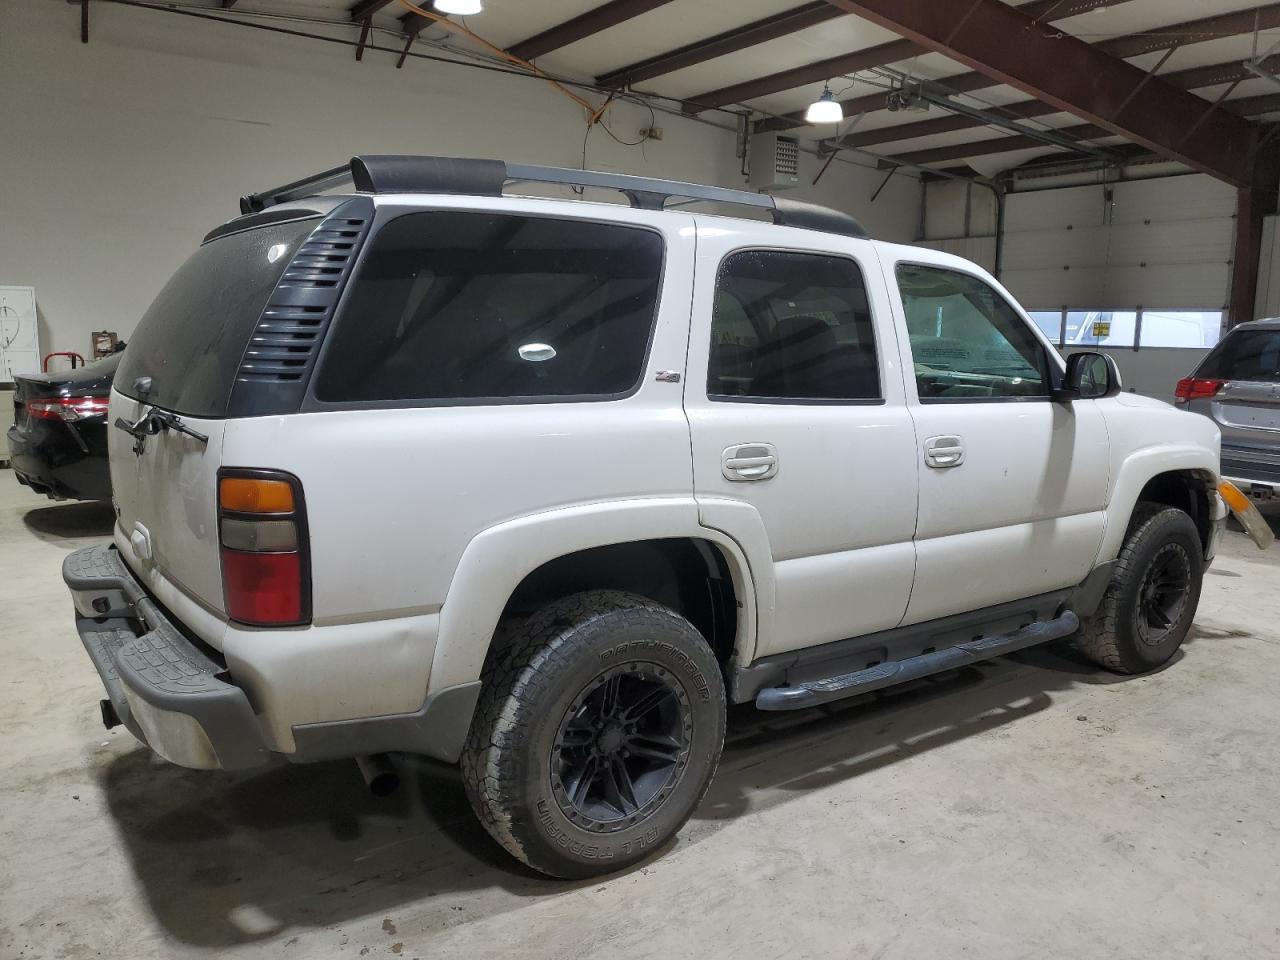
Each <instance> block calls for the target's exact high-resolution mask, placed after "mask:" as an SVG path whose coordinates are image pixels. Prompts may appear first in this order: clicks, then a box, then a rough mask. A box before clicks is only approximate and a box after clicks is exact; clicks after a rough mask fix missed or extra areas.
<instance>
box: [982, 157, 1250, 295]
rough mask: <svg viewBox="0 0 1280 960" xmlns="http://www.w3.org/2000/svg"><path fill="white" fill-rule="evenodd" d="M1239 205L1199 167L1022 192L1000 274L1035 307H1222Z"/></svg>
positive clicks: (1010, 204)
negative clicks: (1185, 171) (1184, 171)
mask: <svg viewBox="0 0 1280 960" xmlns="http://www.w3.org/2000/svg"><path fill="white" fill-rule="evenodd" d="M1234 213H1235V192H1234V191H1233V190H1232V189H1231V187H1229V186H1227V185H1226V184H1224V183H1220V182H1219V181H1217V180H1214V179H1212V178H1210V177H1207V176H1203V175H1199V174H1195V175H1189V176H1179V177H1166V178H1160V179H1151V180H1134V181H1130V182H1127V183H1113V184H1091V185H1088V186H1081V187H1066V188H1063V189H1059V190H1043V191H1032V192H1025V193H1013V194H1010V195H1009V196H1008V199H1007V202H1006V207H1005V224H1004V244H1003V261H1004V263H1003V270H1002V273H1001V280H1002V281H1003V282H1004V284H1005V285H1006V286H1007V287H1009V289H1010V290H1011V291H1013V293H1014V295H1015V296H1016V297H1017V298H1018V299H1019V300H1020V301H1021V302H1022V303H1023V304H1024V305H1025V306H1026V307H1027V308H1028V309H1030V310H1060V309H1071V308H1079V309H1094V310H1107V309H1125V308H1127V309H1130V310H1133V309H1136V308H1138V307H1144V308H1146V309H1148V310H1152V309H1155V310H1159V309H1169V310H1220V309H1222V308H1223V307H1224V305H1225V304H1226V302H1227V298H1228V289H1229V285H1230V275H1231V263H1230V261H1231V252H1232V245H1233V241H1234Z"/></svg>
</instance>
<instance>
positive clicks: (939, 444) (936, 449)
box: [924, 437, 964, 469]
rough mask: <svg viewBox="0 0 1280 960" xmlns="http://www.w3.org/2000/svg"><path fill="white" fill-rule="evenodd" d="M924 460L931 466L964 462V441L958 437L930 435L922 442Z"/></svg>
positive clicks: (937, 466)
mask: <svg viewBox="0 0 1280 960" xmlns="http://www.w3.org/2000/svg"><path fill="white" fill-rule="evenodd" d="M924 462H925V463H927V464H928V465H929V466H931V467H936V468H938V469H942V468H943V467H958V466H960V464H962V463H964V443H963V441H962V440H961V439H960V438H959V437H930V438H929V439H928V440H926V441H925V442H924Z"/></svg>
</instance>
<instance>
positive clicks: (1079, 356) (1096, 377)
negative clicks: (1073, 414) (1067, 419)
mask: <svg viewBox="0 0 1280 960" xmlns="http://www.w3.org/2000/svg"><path fill="white" fill-rule="evenodd" d="M1121 387H1122V384H1121V382H1120V368H1119V367H1118V366H1116V361H1115V359H1114V358H1113V357H1110V356H1108V355H1107V354H1105V353H1096V352H1094V351H1092V350H1085V351H1082V352H1080V353H1073V354H1072V355H1071V356H1069V357H1067V372H1066V374H1065V375H1064V376H1063V378H1062V386H1061V387H1060V388H1059V389H1058V390H1056V391H1054V396H1053V399H1055V400H1059V401H1062V402H1065V403H1070V402H1071V401H1072V400H1101V399H1102V398H1103V397H1114V396H1115V395H1116V394H1117V393H1119V392H1120V390H1121Z"/></svg>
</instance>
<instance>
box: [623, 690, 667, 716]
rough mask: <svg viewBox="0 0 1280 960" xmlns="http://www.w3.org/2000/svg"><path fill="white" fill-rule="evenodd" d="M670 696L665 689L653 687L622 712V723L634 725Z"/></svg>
mask: <svg viewBox="0 0 1280 960" xmlns="http://www.w3.org/2000/svg"><path fill="white" fill-rule="evenodd" d="M670 696H671V694H670V693H668V692H667V689H666V688H665V687H655V688H654V689H652V690H650V691H649V692H648V693H646V694H645V695H644V696H643V697H641V698H640V699H639V700H638V701H636V702H635V703H633V704H632V705H631V706H629V707H628V708H627V709H626V710H624V711H622V719H623V721H624V722H626V723H634V722H635V721H637V720H639V719H640V718H641V717H643V716H644V715H645V714H646V713H648V712H649V711H651V710H653V709H654V708H655V707H657V706H658V705H659V704H660V703H662V702H663V701H664V700H666V699H667V698H668V697H670Z"/></svg>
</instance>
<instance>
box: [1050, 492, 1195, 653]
mask: <svg viewBox="0 0 1280 960" xmlns="http://www.w3.org/2000/svg"><path fill="white" fill-rule="evenodd" d="M1203 578H1204V556H1203V548H1202V547H1201V545H1200V532H1199V530H1198V529H1197V528H1196V525H1195V521H1193V520H1192V519H1191V517H1189V516H1188V515H1187V514H1186V513H1185V512H1184V511H1182V510H1178V509H1177V508H1175V507H1167V506H1165V505H1164V504H1160V503H1146V502H1143V503H1139V504H1138V506H1137V507H1136V508H1135V509H1134V513H1133V518H1132V519H1131V520H1130V521H1129V533H1128V535H1127V536H1126V538H1125V542H1124V546H1123V547H1122V548H1121V550H1120V557H1119V559H1118V561H1117V563H1116V570H1115V573H1114V575H1113V576H1112V578H1111V583H1110V584H1109V585H1108V586H1107V591H1106V593H1105V594H1104V596H1103V598H1102V603H1101V604H1100V605H1099V607H1098V610H1097V612H1096V613H1095V614H1094V615H1093V616H1092V617H1090V618H1089V619H1088V620H1086V621H1085V623H1084V626H1082V627H1081V629H1080V633H1079V634H1078V636H1077V639H1076V645H1077V646H1078V647H1079V649H1080V650H1081V652H1083V653H1084V655H1085V656H1087V657H1088V658H1089V659H1090V660H1092V661H1094V662H1095V663H1097V664H1098V665H1099V666H1103V667H1106V668H1107V669H1108V670H1113V671H1115V672H1116V673H1126V674H1131V673H1146V672H1147V671H1149V670H1154V669H1156V668H1157V667H1161V666H1163V665H1164V664H1166V663H1168V662H1169V660H1170V658H1172V657H1173V655H1174V654H1175V653H1176V652H1177V651H1178V648H1179V647H1180V646H1182V641H1183V639H1184V638H1185V637H1186V635H1187V631H1188V630H1190V629H1191V622H1192V620H1194V619H1195V614H1196V607H1197V605H1198V604H1199V602H1200V586H1201V583H1202V581H1203Z"/></svg>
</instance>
